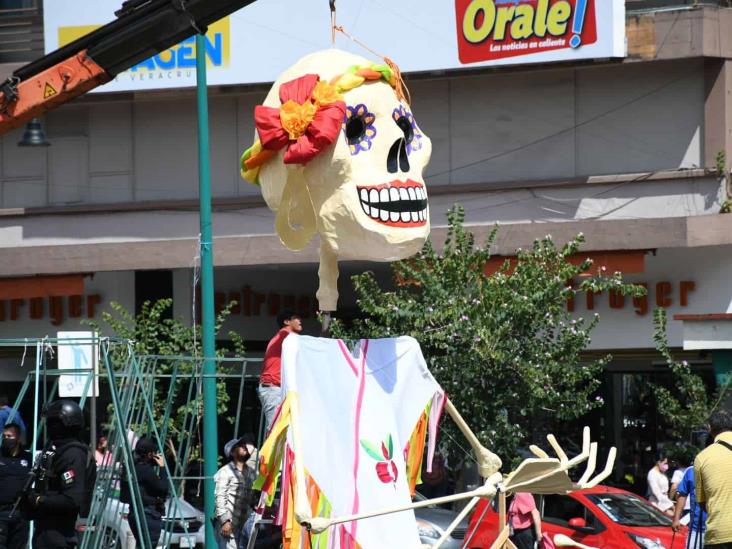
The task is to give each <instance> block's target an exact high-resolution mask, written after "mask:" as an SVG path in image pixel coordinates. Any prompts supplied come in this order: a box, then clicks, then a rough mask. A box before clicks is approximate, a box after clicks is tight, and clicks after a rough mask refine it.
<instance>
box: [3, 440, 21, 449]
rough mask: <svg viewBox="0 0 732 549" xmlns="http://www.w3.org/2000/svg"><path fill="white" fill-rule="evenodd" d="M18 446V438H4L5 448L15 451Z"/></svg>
mask: <svg viewBox="0 0 732 549" xmlns="http://www.w3.org/2000/svg"><path fill="white" fill-rule="evenodd" d="M17 446H18V440H17V439H14V438H4V439H3V450H8V451H13V450H15V448H16V447H17Z"/></svg>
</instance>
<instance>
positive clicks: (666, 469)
mask: <svg viewBox="0 0 732 549" xmlns="http://www.w3.org/2000/svg"><path fill="white" fill-rule="evenodd" d="M658 468H659V469H660V470H661V472H662V473H665V472H666V471H668V463H662V464H661V465H659V466H658Z"/></svg>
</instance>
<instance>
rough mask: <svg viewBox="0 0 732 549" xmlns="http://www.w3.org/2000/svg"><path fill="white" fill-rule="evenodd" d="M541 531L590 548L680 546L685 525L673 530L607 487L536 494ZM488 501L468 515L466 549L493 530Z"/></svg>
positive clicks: (484, 542)
mask: <svg viewBox="0 0 732 549" xmlns="http://www.w3.org/2000/svg"><path fill="white" fill-rule="evenodd" d="M536 500H537V501H536V503H537V507H538V508H539V511H540V513H541V518H542V531H543V532H546V533H548V534H549V535H550V536H551V537H552V538H553V537H554V535H556V534H564V535H566V536H569V537H570V538H572V539H573V540H574V541H577V542H579V543H582V544H584V545H588V546H590V547H599V548H605V547H612V548H613V549H637V548H638V547H642V548H644V549H684V547H686V536H687V531H686V529H685V528H684V529H682V530H681V531H679V532H678V533H674V531H673V529H672V528H671V519H670V518H669V517H667V516H666V515H664V514H663V513H661V512H660V511H659V510H658V509H656V508H655V507H654V506H653V505H651V504H650V503H649V502H648V501H646V500H645V499H643V498H642V497H640V496H638V495H636V494H633V493H631V492H626V491H625V490H620V489H617V488H611V487H609V486H597V487H595V488H591V489H589V490H578V491H576V492H572V493H571V494H568V495H562V496H560V495H549V496H536ZM495 507H496V505H495V500H494V504H491V505H488V504H487V502H486V501H485V500H483V501H481V502H480V503H479V504H478V506H477V507H476V509H475V511H474V512H473V514H472V515H471V517H470V524H469V526H468V533H467V537H466V540H465V543H464V547H465V548H466V549H487V548H488V547H490V546H491V544H492V543H493V541H494V540H495V538H496V536H497V535H498V513H497V511H496V508H495Z"/></svg>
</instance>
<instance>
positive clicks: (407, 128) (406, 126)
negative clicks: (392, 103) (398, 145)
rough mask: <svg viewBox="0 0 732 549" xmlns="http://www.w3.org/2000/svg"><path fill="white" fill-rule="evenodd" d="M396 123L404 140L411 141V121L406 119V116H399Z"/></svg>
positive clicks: (412, 132)
mask: <svg viewBox="0 0 732 549" xmlns="http://www.w3.org/2000/svg"><path fill="white" fill-rule="evenodd" d="M396 124H397V126H399V129H400V130H402V132H404V140H405V141H406V142H407V143H411V142H412V140H413V139H414V128H413V127H412V124H411V122H410V121H409V120H407V118H406V117H401V118H399V120H397V121H396Z"/></svg>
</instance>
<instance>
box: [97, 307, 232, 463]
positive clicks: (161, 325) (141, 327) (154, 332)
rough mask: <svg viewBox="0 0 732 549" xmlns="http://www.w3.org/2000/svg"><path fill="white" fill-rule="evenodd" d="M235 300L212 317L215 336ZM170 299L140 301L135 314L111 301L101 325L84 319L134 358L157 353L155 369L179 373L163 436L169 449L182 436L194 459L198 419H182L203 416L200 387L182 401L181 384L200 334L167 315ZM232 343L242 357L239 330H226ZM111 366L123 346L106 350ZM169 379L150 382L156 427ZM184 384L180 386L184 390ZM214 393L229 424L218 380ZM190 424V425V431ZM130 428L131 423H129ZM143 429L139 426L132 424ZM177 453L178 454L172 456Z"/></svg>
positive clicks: (121, 358)
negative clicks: (123, 341)
mask: <svg viewBox="0 0 732 549" xmlns="http://www.w3.org/2000/svg"><path fill="white" fill-rule="evenodd" d="M234 305H236V303H235V302H229V304H228V306H227V307H226V308H225V309H224V310H222V311H221V312H220V313H219V314H218V315H217V317H216V322H215V332H216V333H217V334H218V333H219V331H220V329H221V326H222V325H223V323H224V322H225V321H226V319H227V317H228V316H229V314H230V310H231V307H233V306H234ZM172 306H173V300H172V299H160V300H158V301H155V302H150V301H146V302H145V303H143V305H142V308H141V310H140V312H139V313H138V314H137V315H134V314H132V313H131V312H129V311H128V310H127V309H125V307H124V306H123V305H121V304H120V303H117V302H112V303H111V304H110V309H111V311H103V312H102V324H99V323H97V322H95V321H87V322H86V323H87V324H88V325H89V326H90V327H91V328H92V329H94V330H95V331H97V332H99V333H100V334H103V335H109V336H115V337H119V338H122V339H127V340H129V341H130V342H131V343H132V347H133V350H134V352H135V355H136V356H138V357H147V356H159V357H160V358H158V359H156V363H155V373H156V374H162V375H168V374H170V373H171V372H172V370H173V368H174V367H177V368H178V370H177V375H178V376H179V377H178V379H177V381H176V382H175V383H176V387H175V388H174V394H175V395H176V397H175V399H174V401H173V408H174V411H173V413H171V414H169V417H168V423H167V429H166V430H167V433H168V434H169V436H168V438H169V446H170V449H171V451H173V452H174V453H175V452H176V449H175V447H174V445H173V444H170V439H175V440H180V439H188V440H191V441H194V444H193V452H192V454H191V459H197V457H198V446H199V443H200V426H199V422H194V423H193V424H191V423H190V422H188V423H186V422H185V421H184V418H185V417H186V413H188V414H189V415H190V414H193V415H194V416H195V417H197V418H201V417H202V414H203V396H202V394H201V392H200V391H194V392H193V394H192V398H191V400H188V398H187V397H188V394H187V386H188V385H187V384H188V383H189V382H190V379H191V375H192V374H197V373H198V372H197V368H200V359H196V357H201V356H203V352H202V342H201V338H200V334H201V328H200V326H198V325H195V324H194V325H193V326H188V325H186V324H184V323H183V322H182V321H181V320H179V319H176V318H167V316H166V315H167V312H168V311H169V310H170V309H171V308H172ZM229 337H230V338H231V340H232V342H233V346H234V352H233V355H234V357H237V358H243V357H244V343H243V340H242V339H241V337H240V336H239V334H237V333H235V332H230V333H229ZM111 353H112V356H111V364H113V365H114V366H115V367H121V366H122V365H124V364H126V363H127V349H125V348H122V347H112V348H111ZM224 354H225V350H224V349H222V348H220V347H219V348H217V349H216V355H217V357H223V356H224ZM165 357H191V358H192V359H191V360H172V359H166V358H165ZM168 384H169V381H168V380H167V379H165V378H161V380H160V381H159V382H157V383H156V384H155V386H154V389H153V391H154V395H153V398H152V401H151V405H152V410H153V414H154V416H155V421H156V423H157V427H158V428H159V429H160V428H162V427H163V421H164V419H165V407H166V404H167V402H166V396H167V392H168V388H169V385H168ZM184 387H185V389H184ZM216 391H217V412H218V414H219V417H222V418H226V420H227V421H229V422H231V423H233V421H234V418H232V417H230V416H229V395H228V393H227V391H226V385H225V383H224V382H223V381H218V382H217V384H216ZM191 426H192V427H193V429H192V430H191ZM133 427H135V426H133ZM137 427H138V428H140V429H143V430H144V429H145V426H137ZM178 457H179V456H178Z"/></svg>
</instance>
